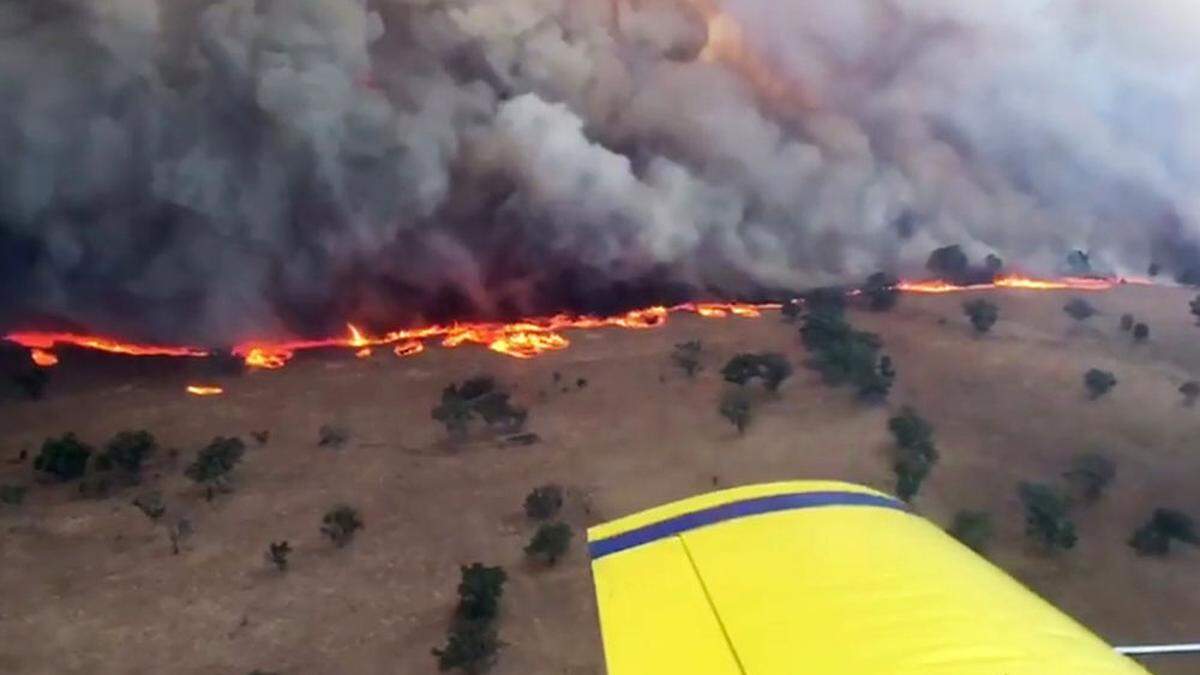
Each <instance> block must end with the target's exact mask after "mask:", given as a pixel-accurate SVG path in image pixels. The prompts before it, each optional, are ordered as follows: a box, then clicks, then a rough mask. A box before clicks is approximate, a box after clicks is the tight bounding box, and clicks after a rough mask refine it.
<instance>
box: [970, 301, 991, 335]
mask: <svg viewBox="0 0 1200 675" xmlns="http://www.w3.org/2000/svg"><path fill="white" fill-rule="evenodd" d="M963 313H964V314H966V315H967V318H968V319H970V320H971V325H972V326H974V327H975V330H976V332H979V333H986V332H988V331H989V330H991V329H992V326H994V325H995V324H996V320H997V319H999V318H1000V308H999V307H997V306H996V305H994V304H992V303H990V302H988V301H987V300H984V299H983V298H979V299H976V300H971V301H969V302H964V303H963Z"/></svg>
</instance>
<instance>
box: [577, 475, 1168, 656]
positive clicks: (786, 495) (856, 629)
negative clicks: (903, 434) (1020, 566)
mask: <svg viewBox="0 0 1200 675" xmlns="http://www.w3.org/2000/svg"><path fill="white" fill-rule="evenodd" d="M588 542H589V550H590V553H591V556H592V571H593V576H594V578H595V584H596V596H597V599H598V601H599V607H600V626H601V632H602V633H603V638H604V651H605V656H606V659H607V662H608V673H609V675H675V674H679V675H803V674H808V673H812V674H814V675H1138V674H1140V675H1146V671H1145V670H1144V669H1142V668H1141V667H1140V666H1138V665H1137V664H1136V663H1134V662H1133V661H1131V660H1129V659H1128V658H1126V657H1124V656H1121V655H1119V654H1117V653H1115V652H1114V651H1113V649H1112V647H1110V646H1108V645H1107V644H1105V643H1104V642H1103V641H1102V640H1100V639H1099V638H1097V637H1096V636H1095V635H1093V634H1092V633H1091V632H1089V631H1088V630H1087V629H1086V628H1084V627H1083V626H1081V625H1079V624H1078V623H1076V622H1075V621H1073V620H1072V619H1070V618H1069V617H1067V616H1066V615H1065V614H1062V613H1061V612H1059V611H1058V610H1057V609H1055V608H1054V607H1052V606H1051V605H1050V604H1048V603H1047V602H1045V601H1044V600H1042V599H1041V598H1039V597H1038V596H1036V595H1035V594H1034V593H1032V592H1031V591H1029V590H1028V589H1026V588H1025V587H1023V586H1021V585H1020V584H1019V583H1017V582H1016V581H1014V580H1013V579H1012V578H1010V577H1009V576H1007V575H1006V574H1004V573H1003V572H1002V571H1000V570H999V569H997V568H996V567H994V566H992V565H991V564H990V563H988V562H987V561H986V560H984V559H983V558H981V557H979V556H978V555H976V554H975V553H974V552H972V551H971V550H970V549H968V548H966V547H964V546H962V545H961V544H959V543H958V542H957V541H955V540H954V539H953V538H952V537H950V536H948V535H946V534H945V533H944V532H942V531H941V530H940V529H939V528H937V527H936V526H934V525H933V524H932V523H930V522H928V521H926V520H924V519H923V518H920V517H918V516H916V515H914V514H913V513H911V512H910V511H909V510H908V509H907V508H906V506H905V505H904V504H903V503H902V502H899V501H897V500H895V499H893V498H892V497H889V496H887V495H885V494H883V493H880V492H876V491H874V490H870V489H867V488H864V487H860V486H856V485H850V484H846V483H837V482H816V481H803V482H787V483H773V484H769V485H757V486H750V487H743V488H736V489H732V490H724V491H720V492H714V493H711V494H706V495H701V496H698V497H693V498H691V499H685V500H683V501H680V502H675V503H672V504H668V505H665V506H661V507H658V508H654V509H650V510H648V511H644V512H642V513H638V514H636V515H632V516H629V517H626V518H621V519H619V520H616V521H613V522H610V523H606V524H603V525H599V526H596V527H594V528H592V529H591V530H589V531H588Z"/></svg>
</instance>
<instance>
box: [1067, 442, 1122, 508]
mask: <svg viewBox="0 0 1200 675" xmlns="http://www.w3.org/2000/svg"><path fill="white" fill-rule="evenodd" d="M1063 476H1064V477H1065V478H1066V479H1067V480H1068V481H1070V482H1071V483H1072V484H1073V485H1075V486H1076V488H1077V489H1078V490H1079V493H1080V494H1081V495H1082V497H1083V500H1084V501H1085V502H1088V503H1092V502H1095V501H1097V500H1099V499H1100V497H1101V496H1102V495H1103V494H1104V490H1105V489H1106V488H1108V486H1109V484H1111V483H1112V481H1113V479H1114V478H1116V476H1117V465H1116V464H1115V463H1113V461H1112V460H1111V459H1109V458H1108V457H1106V456H1104V455H1101V454H1099V453H1095V452H1092V453H1087V454H1083V455H1079V456H1077V457H1075V459H1073V460H1071V468H1070V469H1069V470H1068V471H1067V472H1066V473H1064V474H1063Z"/></svg>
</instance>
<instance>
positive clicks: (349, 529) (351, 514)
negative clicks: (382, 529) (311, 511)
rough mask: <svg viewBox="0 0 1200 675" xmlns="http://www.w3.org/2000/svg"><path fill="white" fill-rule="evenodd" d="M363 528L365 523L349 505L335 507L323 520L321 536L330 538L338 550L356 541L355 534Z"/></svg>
mask: <svg viewBox="0 0 1200 675" xmlns="http://www.w3.org/2000/svg"><path fill="white" fill-rule="evenodd" d="M362 527H363V521H362V518H361V517H359V515H358V511H357V510H355V509H354V507H352V506H349V505H347V504H338V505H337V506H334V507H333V508H332V509H330V510H329V511H328V512H326V513H325V517H324V518H322V519H321V534H324V535H325V536H326V537H329V540H330V541H332V542H333V543H334V545H335V546H337V547H338V548H341V547H343V546H345V545H346V544H349V543H350V541H351V540H352V539H354V533H355V532H357V531H359V530H360V529H362Z"/></svg>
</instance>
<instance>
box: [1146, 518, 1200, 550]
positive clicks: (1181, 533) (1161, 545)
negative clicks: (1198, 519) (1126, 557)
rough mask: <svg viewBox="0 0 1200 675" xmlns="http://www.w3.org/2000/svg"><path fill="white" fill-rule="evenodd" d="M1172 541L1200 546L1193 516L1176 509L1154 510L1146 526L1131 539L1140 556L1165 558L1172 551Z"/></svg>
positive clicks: (1199, 538)
mask: <svg viewBox="0 0 1200 675" xmlns="http://www.w3.org/2000/svg"><path fill="white" fill-rule="evenodd" d="M1171 540H1175V541H1178V542H1180V543H1184V544H1191V545H1193V546H1197V545H1200V535H1198V534H1197V532H1196V524H1195V522H1194V521H1193V520H1192V518H1191V516H1189V515H1187V514H1186V513H1183V512H1182V511H1176V510H1175V509H1164V508H1158V509H1154V513H1153V514H1151V516H1150V519H1149V520H1148V521H1147V522H1146V524H1144V525H1142V526H1141V527H1139V528H1138V529H1137V530H1136V531H1135V532H1134V533H1133V536H1132V537H1130V539H1129V545H1130V546H1132V547H1133V548H1134V549H1135V550H1136V551H1137V552H1138V554H1139V555H1145V556H1150V555H1153V556H1164V555H1166V554H1167V553H1169V552H1170V550H1171Z"/></svg>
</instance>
